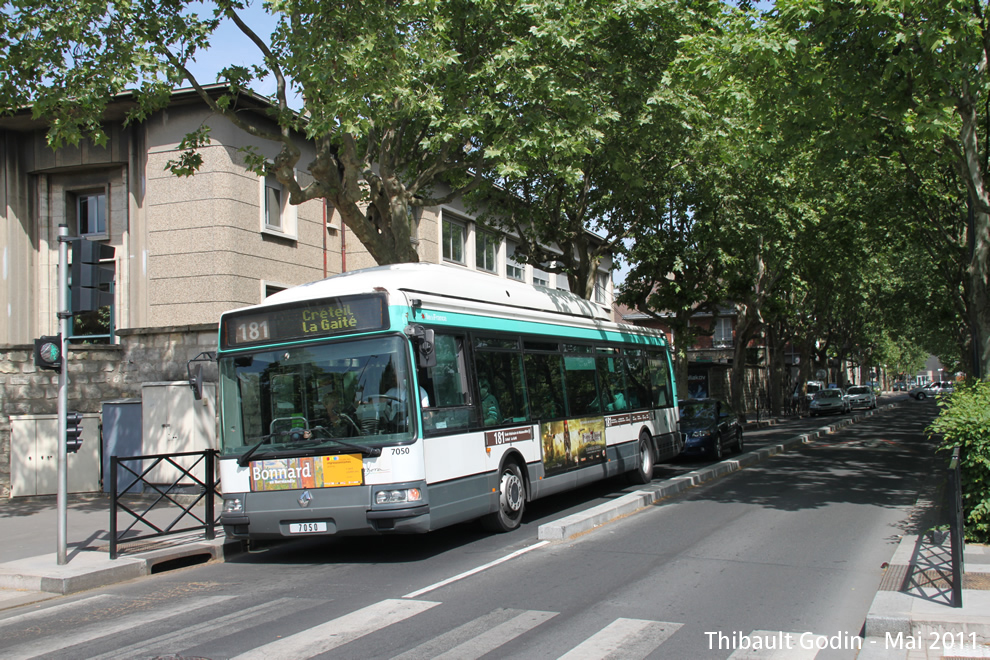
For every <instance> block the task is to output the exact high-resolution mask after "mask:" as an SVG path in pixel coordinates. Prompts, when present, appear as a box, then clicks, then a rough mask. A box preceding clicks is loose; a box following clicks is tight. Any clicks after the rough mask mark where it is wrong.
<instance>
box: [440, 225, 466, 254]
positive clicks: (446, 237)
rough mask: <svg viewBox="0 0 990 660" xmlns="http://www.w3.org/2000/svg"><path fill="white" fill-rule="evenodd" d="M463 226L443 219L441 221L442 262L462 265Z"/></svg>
mask: <svg viewBox="0 0 990 660" xmlns="http://www.w3.org/2000/svg"><path fill="white" fill-rule="evenodd" d="M464 234H465V230H464V225H462V224H461V223H459V222H454V221H453V220H449V219H447V218H444V220H443V258H444V261H453V262H454V263H458V264H463V263H464Z"/></svg>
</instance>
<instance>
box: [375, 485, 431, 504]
mask: <svg viewBox="0 0 990 660" xmlns="http://www.w3.org/2000/svg"><path fill="white" fill-rule="evenodd" d="M422 499H423V493H422V491H420V490H419V488H400V489H396V490H380V491H378V492H377V493H375V504H403V503H405V502H419V501H421V500H422Z"/></svg>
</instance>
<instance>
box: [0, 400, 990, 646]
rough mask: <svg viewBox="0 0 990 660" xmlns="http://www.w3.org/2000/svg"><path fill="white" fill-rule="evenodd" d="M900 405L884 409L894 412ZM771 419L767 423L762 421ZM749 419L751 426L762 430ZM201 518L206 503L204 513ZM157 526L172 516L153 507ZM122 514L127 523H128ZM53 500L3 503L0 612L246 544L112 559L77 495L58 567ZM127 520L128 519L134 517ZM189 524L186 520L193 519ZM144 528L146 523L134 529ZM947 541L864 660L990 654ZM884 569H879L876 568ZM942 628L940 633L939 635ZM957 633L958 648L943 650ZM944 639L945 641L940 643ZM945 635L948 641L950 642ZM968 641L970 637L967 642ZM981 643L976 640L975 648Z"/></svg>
mask: <svg viewBox="0 0 990 660" xmlns="http://www.w3.org/2000/svg"><path fill="white" fill-rule="evenodd" d="M893 407H896V406H891V405H888V406H883V407H882V408H881V410H880V411H882V410H885V409H887V410H889V409H890V408H893ZM880 411H873V412H867V413H862V414H857V415H854V416H852V417H849V418H843V419H840V420H837V421H835V422H834V423H832V424H829V425H826V426H822V427H820V428H819V429H817V430H815V431H812V432H809V433H801V434H796V435H794V436H793V437H790V438H788V439H786V440H783V441H781V442H779V443H777V444H773V445H768V446H765V447H761V448H760V449H757V450H754V451H749V452H747V453H745V454H742V455H740V456H738V457H733V458H729V459H726V460H724V461H721V462H719V463H716V464H714V465H709V466H706V467H703V468H700V469H697V470H694V471H692V472H689V473H687V474H683V475H680V476H677V477H673V478H671V479H666V480H664V481H658V482H653V483H652V484H651V485H649V486H647V487H644V488H643V489H642V490H638V491H635V492H632V493H627V494H626V495H623V496H622V497H618V498H616V499H615V500H612V501H610V502H608V503H606V504H602V505H600V506H597V507H594V508H592V509H589V510H587V511H584V512H581V513H579V514H575V515H573V516H567V517H565V518H561V519H559V520H556V521H552V522H550V523H547V524H545V525H541V526H540V528H539V538H540V539H545V540H560V539H567V538H570V537H571V536H573V535H575V534H578V533H581V532H584V531H587V530H589V529H592V528H593V527H595V526H597V525H601V524H603V523H605V522H608V521H609V520H614V519H615V518H618V517H620V516H624V515H628V514H629V513H632V512H634V511H636V510H637V509H640V508H643V507H645V506H649V505H651V504H652V503H654V502H657V501H659V500H661V499H663V498H665V497H668V496H670V495H673V494H675V493H678V492H681V491H684V490H687V489H688V488H692V487H693V486H696V485H698V484H701V483H705V482H707V481H711V480H712V479H716V478H718V477H720V476H722V475H725V474H728V473H731V472H735V471H737V470H741V469H743V468H745V467H748V466H750V465H755V464H756V463H759V462H761V461H763V460H766V459H767V458H769V457H771V456H773V455H776V454H779V453H782V452H785V451H788V450H790V449H794V448H796V447H798V446H800V445H801V444H805V443H808V442H811V441H812V440H814V439H816V438H818V437H820V436H823V435H826V434H828V433H830V432H832V431H834V430H836V429H838V428H840V427H843V426H846V425H848V424H854V423H856V422H857V421H858V420H861V419H863V418H865V417H866V416H869V415H871V414H875V412H880ZM772 423H773V422H767V421H761V422H759V424H758V426H760V427H763V426H767V425H770V424H772ZM756 426H757V424H755V423H753V424H749V425H747V428H749V429H752V428H755V427H756ZM198 513H199V514H200V515H202V512H201V510H200V511H198ZM152 514H158V515H157V516H156V515H151V516H149V517H151V518H153V519H154V520H155V524H159V525H167V524H168V521H170V520H171V519H172V518H174V513H170V512H168V511H162V512H160V514H159V512H157V511H156V512H152ZM123 518H124V517H123V516H122V517H121V521H122V523H121V524H125V523H123ZM57 522H58V514H57V508H56V500H55V497H53V496H52V497H36V498H25V499H17V500H9V501H7V502H5V503H3V504H2V505H0V534H2V537H3V543H2V544H0V611H2V610H4V609H8V608H11V607H17V606H20V605H24V604H27V603H31V602H37V601H41V600H45V599H48V598H54V597H56V596H57V595H59V594H69V593H74V592H77V591H83V590H86V589H92V588H96V587H101V586H105V585H109V584H113V583H117V582H122V581H125V580H131V579H134V578H137V577H142V576H145V575H149V574H151V573H153V572H157V571H156V567H158V569H162V568H168V567H169V566H170V565H171V566H175V565H188V564H194V563H199V562H205V561H223V560H224V559H225V558H228V557H230V556H231V555H234V554H237V553H238V552H240V551H241V550H242V549H243V546H242V544H241V543H240V542H225V541H224V539H223V536H222V530H217V536H218V538H217V539H216V540H213V541H207V540H206V539H205V536H204V533H203V532H193V533H187V534H182V535H177V536H170V537H165V538H162V539H158V540H155V541H143V542H134V543H130V544H125V545H123V546H121V547H122V555H121V557H120V558H118V559H116V560H111V559H110V558H109V538H110V537H109V524H110V498H109V497H108V496H99V495H93V496H78V497H76V496H73V497H70V498H69V506H68V515H67V535H66V536H67V545H68V554H67V558H68V563H67V564H66V565H64V566H58V564H57V560H56V550H57V545H56V543H57V542H56V536H55V530H56V526H57ZM126 524H129V523H126ZM186 526H188V525H186ZM135 531H136V532H138V533H140V534H145V533H147V531H148V529H147V528H141V527H136V528H135ZM948 543H949V542H948V539H944V540H943V539H931V538H929V537H928V536H904V537H903V538H902V539H901V541H900V544H899V545H898V547H897V550H896V551H895V552H894V554H893V556H892V557H891V560H890V561H889V562H888V565H887V566H886V567H885V569H884V574H883V578H882V580H881V584H880V588H879V590H878V591H877V594H876V597H875V598H874V600H873V603H872V605H871V607H870V611H869V613H868V614H867V617H866V623H865V626H864V634H865V639H864V641H863V648H862V651H861V652H860V654H859V658H860V659H862V660H902V659H903V660H907V659H910V660H926V659H929V658H931V659H934V658H965V657H970V658H973V657H977V658H978V657H983V658H990V547H986V546H968V547H967V548H966V554H965V561H964V566H965V570H966V573H965V575H964V577H963V592H962V603H963V606H962V607H961V608H953V607H951V605H950V602H951V601H950V599H951V590H950V585H949V580H950V579H951V575H952V570H951V556H950V552H949V550H948ZM878 568H879V567H878ZM933 634H934V636H933ZM950 640H952V641H955V642H956V645H955V647H953V648H943V646H946V645H947V643H948V642H949V641H950ZM936 642H937V643H938V645H936ZM943 642H945V643H943ZM960 642H966V644H967V646H966V647H965V648H962V649H961V648H960V647H959V644H960ZM974 642H975V646H974Z"/></svg>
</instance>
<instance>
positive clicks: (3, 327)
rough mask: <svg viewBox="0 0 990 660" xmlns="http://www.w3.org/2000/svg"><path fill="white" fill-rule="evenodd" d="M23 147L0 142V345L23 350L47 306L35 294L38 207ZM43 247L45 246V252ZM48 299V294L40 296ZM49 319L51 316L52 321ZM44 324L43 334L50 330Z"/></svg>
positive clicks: (10, 137) (7, 137)
mask: <svg viewBox="0 0 990 660" xmlns="http://www.w3.org/2000/svg"><path fill="white" fill-rule="evenodd" d="M25 144H29V143H25V142H23V141H22V140H20V139H19V138H18V137H17V136H16V135H15V134H10V133H5V134H3V139H2V141H0V165H2V167H3V168H4V172H5V175H6V177H5V178H6V185H3V186H0V218H2V225H0V227H2V228H0V245H2V249H3V262H4V263H3V277H2V280H3V286H2V288H0V309H2V310H3V316H2V317H0V318H3V322H0V344H26V343H28V342H30V341H31V340H32V339H33V338H34V337H35V336H38V335H41V334H43V333H42V332H40V331H39V330H40V329H41V328H40V327H39V322H40V320H39V311H40V310H44V312H45V320H46V321H47V322H48V324H51V326H54V325H56V323H55V321H54V319H53V318H48V317H49V315H48V314H47V310H48V300H47V297H45V296H42V294H41V292H40V291H39V290H38V286H37V279H36V271H35V269H36V268H37V264H38V261H39V259H38V249H39V243H38V233H37V230H36V228H35V222H34V221H33V218H34V215H35V213H36V210H37V204H36V203H34V202H33V200H32V198H31V191H32V190H34V189H35V186H33V185H31V183H29V177H28V176H27V173H26V170H25V169H24V168H23V154H24V149H25ZM46 247H47V246H46ZM44 293H45V294H47V293H48V292H47V290H46V291H45V292H44ZM51 316H53V315H51ZM48 324H45V327H44V328H43V329H44V330H45V331H47V330H48V328H49V327H50V326H49V325H48Z"/></svg>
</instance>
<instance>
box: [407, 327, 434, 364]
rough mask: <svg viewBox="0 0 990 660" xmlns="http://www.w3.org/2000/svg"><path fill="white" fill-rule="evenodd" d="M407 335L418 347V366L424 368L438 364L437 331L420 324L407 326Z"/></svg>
mask: <svg viewBox="0 0 990 660" xmlns="http://www.w3.org/2000/svg"><path fill="white" fill-rule="evenodd" d="M406 336H407V337H409V339H410V340H412V343H413V345H414V346H415V347H416V366H417V367H419V368H423V369H429V368H430V367H435V366H437V352H436V346H435V344H434V341H435V333H434V332H433V330H432V329H430V328H424V327H423V326H421V325H419V324H412V325H407V326H406Z"/></svg>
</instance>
